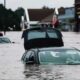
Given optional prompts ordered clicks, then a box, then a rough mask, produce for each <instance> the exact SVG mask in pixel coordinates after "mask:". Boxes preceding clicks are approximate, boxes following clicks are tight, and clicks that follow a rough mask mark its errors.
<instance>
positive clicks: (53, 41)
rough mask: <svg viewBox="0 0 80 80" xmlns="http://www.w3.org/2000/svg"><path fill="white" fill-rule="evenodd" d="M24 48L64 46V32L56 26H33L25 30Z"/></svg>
mask: <svg viewBox="0 0 80 80" xmlns="http://www.w3.org/2000/svg"><path fill="white" fill-rule="evenodd" d="M22 38H24V48H25V50H29V49H31V48H42V47H61V46H64V43H63V40H62V34H61V32H60V31H59V30H57V29H54V28H31V29H27V30H25V31H24V32H23V34H22Z"/></svg>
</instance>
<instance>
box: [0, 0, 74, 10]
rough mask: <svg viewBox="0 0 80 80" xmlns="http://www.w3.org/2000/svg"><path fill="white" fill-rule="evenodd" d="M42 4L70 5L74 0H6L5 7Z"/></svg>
mask: <svg viewBox="0 0 80 80" xmlns="http://www.w3.org/2000/svg"><path fill="white" fill-rule="evenodd" d="M1 3H2V4H3V3H4V0H0V4H1ZM43 6H48V7H50V8H58V7H62V6H63V7H72V6H74V0H6V7H7V8H11V9H12V10H15V9H17V8H18V7H24V8H25V7H27V8H41V7H43Z"/></svg>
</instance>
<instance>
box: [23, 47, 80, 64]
mask: <svg viewBox="0 0 80 80" xmlns="http://www.w3.org/2000/svg"><path fill="white" fill-rule="evenodd" d="M22 61H23V63H25V64H42V65H44V64H46V65H47V64H54V65H55V64H56V65H80V50H78V49H76V48H67V47H49V48H46V47H45V48H35V49H30V50H28V51H26V52H25V53H24V54H23V56H22Z"/></svg>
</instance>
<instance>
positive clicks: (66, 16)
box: [58, 7, 75, 31]
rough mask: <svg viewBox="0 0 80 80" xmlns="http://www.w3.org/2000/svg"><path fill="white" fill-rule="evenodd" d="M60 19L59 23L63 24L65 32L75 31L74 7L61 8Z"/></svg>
mask: <svg viewBox="0 0 80 80" xmlns="http://www.w3.org/2000/svg"><path fill="white" fill-rule="evenodd" d="M58 13H59V14H58V19H59V22H60V23H61V24H62V28H63V29H65V30H72V31H73V29H74V19H75V9H74V7H68V8H63V7H61V8H59V9H58Z"/></svg>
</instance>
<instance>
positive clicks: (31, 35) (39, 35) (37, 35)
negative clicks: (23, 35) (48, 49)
mask: <svg viewBox="0 0 80 80" xmlns="http://www.w3.org/2000/svg"><path fill="white" fill-rule="evenodd" d="M45 36H46V35H45V32H42V31H31V32H29V33H28V40H30V39H36V38H45Z"/></svg>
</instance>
